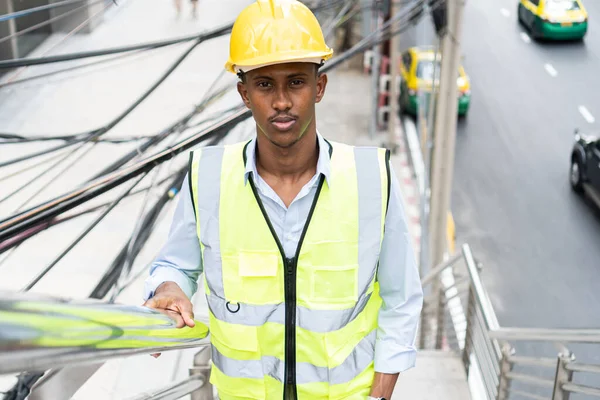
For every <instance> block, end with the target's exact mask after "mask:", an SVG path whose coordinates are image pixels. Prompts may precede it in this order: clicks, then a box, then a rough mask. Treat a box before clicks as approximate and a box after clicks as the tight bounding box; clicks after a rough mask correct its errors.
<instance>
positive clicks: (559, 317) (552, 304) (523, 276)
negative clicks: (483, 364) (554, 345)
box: [452, 0, 600, 327]
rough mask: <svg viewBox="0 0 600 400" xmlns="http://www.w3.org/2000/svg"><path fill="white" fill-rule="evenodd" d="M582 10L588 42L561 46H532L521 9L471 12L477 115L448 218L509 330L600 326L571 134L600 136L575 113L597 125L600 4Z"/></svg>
mask: <svg viewBox="0 0 600 400" xmlns="http://www.w3.org/2000/svg"><path fill="white" fill-rule="evenodd" d="M588 3H589V5H588ZM586 5H587V6H588V7H589V13H590V32H589V33H590V34H589V36H587V37H586V40H585V42H583V43H562V44H550V43H541V44H540V43H536V42H533V41H531V42H528V41H527V40H524V39H523V37H522V32H523V29H522V28H521V27H519V26H518V23H517V20H516V10H517V2H516V1H514V0H503V1H498V2H469V3H468V6H467V9H466V15H465V25H464V31H463V53H464V54H465V61H464V66H465V68H466V69H467V73H468V74H469V75H470V78H471V82H472V109H471V110H470V114H469V115H468V117H467V119H466V120H465V121H461V122H459V130H458V133H457V135H458V136H457V143H456V163H455V175H454V193H453V199H452V201H453V204H452V209H453V212H454V215H455V219H456V224H457V233H458V238H459V240H460V242H468V243H469V244H470V245H471V246H472V248H473V251H474V253H475V254H476V256H477V257H478V258H479V259H480V260H481V261H482V262H483V263H484V265H485V272H484V281H485V283H486V286H487V288H488V290H489V292H490V296H491V298H492V302H493V304H494V306H495V308H496V311H497V313H498V317H499V319H500V323H501V324H502V325H508V326H535V327H591V326H594V325H598V324H599V322H598V321H600V290H598V280H599V278H600V246H599V245H598V244H599V239H600V219H599V218H597V217H596V212H595V209H594V207H593V206H591V205H589V204H587V203H588V202H586V201H585V200H584V199H582V198H580V197H578V196H576V195H574V193H572V191H571V190H570V187H569V183H568V169H569V157H570V149H571V145H572V143H573V135H572V132H573V129H574V128H575V127H580V128H581V129H582V130H587V129H596V128H597V127H596V125H597V124H591V123H589V122H587V121H586V119H585V118H584V117H583V115H582V114H581V113H580V111H579V107H580V106H584V107H585V108H586V109H587V110H588V111H589V113H591V114H592V115H594V114H595V115H596V116H599V117H600V102H599V101H598V100H600V97H598V93H600V79H598V78H597V74H598V71H600V58H599V55H600V32H599V31H598V29H600V23H598V22H597V21H598V20H597V19H595V17H596V16H598V17H600V4H598V2H594V1H591V2H590V1H588V2H586ZM502 9H505V10H506V11H508V12H509V14H508V15H507V13H506V11H502ZM548 70H549V71H550V72H553V71H555V72H556V74H553V73H552V74H551V73H549V72H548Z"/></svg>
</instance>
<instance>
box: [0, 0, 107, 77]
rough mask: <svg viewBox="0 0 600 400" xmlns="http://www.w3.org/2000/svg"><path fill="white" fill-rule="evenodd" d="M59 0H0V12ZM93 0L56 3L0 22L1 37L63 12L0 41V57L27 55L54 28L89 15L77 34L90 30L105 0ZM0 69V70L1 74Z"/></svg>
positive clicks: (98, 19) (74, 23) (68, 26)
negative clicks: (47, 7) (47, 22)
mask: <svg viewBox="0 0 600 400" xmlns="http://www.w3.org/2000/svg"><path fill="white" fill-rule="evenodd" d="M59 1H62V0H0V15H3V14H8V13H12V12H15V11H21V10H26V9H28V8H32V7H38V6H42V5H46V4H51V3H56V2H59ZM93 2H94V0H87V1H86V2H82V3H76V4H71V5H68V6H63V7H57V8H54V9H50V10H45V11H40V12H36V13H33V14H31V15H27V16H23V17H20V18H16V19H12V20H8V21H2V22H0V38H2V37H7V36H9V35H11V34H13V33H14V32H18V31H21V30H23V29H27V28H29V27H31V26H33V25H37V24H39V23H42V22H44V21H48V20H49V19H52V18H56V17H59V16H61V15H65V14H66V15H65V16H64V18H60V19H58V20H56V21H54V22H52V23H50V24H48V25H45V26H43V27H40V28H38V29H35V30H33V31H31V32H29V33H26V34H24V35H21V36H18V37H15V38H13V39H10V40H8V41H6V42H3V43H0V60H9V59H13V58H22V57H25V56H27V54H29V53H30V52H31V51H32V50H33V49H35V48H36V47H37V46H39V44H40V43H42V42H43V41H44V40H45V39H46V38H47V37H48V36H49V35H50V34H52V33H54V32H65V33H66V32H70V31H72V30H73V29H75V28H76V27H78V26H79V25H80V24H82V23H83V22H84V21H86V20H87V19H88V18H92V19H91V21H90V22H89V23H88V24H86V26H85V27H83V28H82V29H80V30H79V31H78V34H86V33H90V32H92V31H93V30H94V29H95V28H96V27H97V26H98V25H99V24H101V23H102V20H103V18H104V15H103V10H104V8H105V4H106V3H104V2H101V3H97V4H92V3H93ZM1 74H2V72H0V76H1Z"/></svg>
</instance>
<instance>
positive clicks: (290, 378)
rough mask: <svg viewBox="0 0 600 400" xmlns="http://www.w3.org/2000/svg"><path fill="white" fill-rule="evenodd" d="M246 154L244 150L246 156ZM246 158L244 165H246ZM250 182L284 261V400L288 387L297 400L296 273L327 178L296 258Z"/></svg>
mask: <svg viewBox="0 0 600 400" xmlns="http://www.w3.org/2000/svg"><path fill="white" fill-rule="evenodd" d="M245 154H246V151H245V148H244V155H245ZM245 161H246V160H245V158H244V165H245ZM248 182H249V183H250V187H251V188H252V193H253V194H254V198H255V199H256V202H257V203H258V207H259V208H260V211H261V212H262V215H263V217H264V219H265V221H266V223H267V225H268V227H269V230H270V231H271V235H272V236H273V239H274V240H275V243H276V244H277V248H278V249H279V252H280V253H281V258H282V259H283V266H284V268H285V271H284V297H285V353H284V356H285V360H284V365H285V373H284V377H283V394H282V395H283V396H282V397H283V400H288V399H287V398H286V393H288V391H287V387H288V386H289V388H290V391H291V399H293V400H296V399H297V398H298V393H297V390H296V275H297V274H296V271H297V267H298V258H299V257H300V249H301V247H302V242H303V241H304V236H306V231H307V230H308V225H309V224H310V220H311V218H312V216H313V213H314V211H315V207H316V206H317V200H319V194H320V193H321V188H322V187H323V183H324V182H325V176H324V175H321V177H320V178H319V184H318V186H317V191H316V193H315V197H314V198H313V202H312V204H311V206H310V211H309V212H308V217H307V218H306V222H305V223H304V228H303V229H302V234H301V235H300V240H299V241H298V247H296V255H295V256H294V258H287V257H286V256H285V251H284V250H283V246H282V245H281V242H280V241H279V238H278V237H277V234H276V233H275V229H273V225H272V224H271V220H270V219H269V215H268V214H267V211H266V210H265V206H264V205H263V203H262V200H261V199H260V196H259V195H258V192H257V189H256V185H254V179H252V175H249V176H248Z"/></svg>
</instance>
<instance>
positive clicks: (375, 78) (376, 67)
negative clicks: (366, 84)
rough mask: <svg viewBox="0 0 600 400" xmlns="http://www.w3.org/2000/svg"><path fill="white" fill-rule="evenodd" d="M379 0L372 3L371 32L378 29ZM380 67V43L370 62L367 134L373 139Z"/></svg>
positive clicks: (377, 104)
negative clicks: (369, 110)
mask: <svg viewBox="0 0 600 400" xmlns="http://www.w3.org/2000/svg"><path fill="white" fill-rule="evenodd" d="M380 7H381V6H380V0H375V2H374V4H373V32H375V31H376V30H377V29H379V22H380V21H379V20H380V17H381V16H380ZM380 68H381V45H380V44H378V45H376V46H375V47H374V48H373V60H372V62H371V82H372V83H371V84H372V99H371V101H372V107H373V114H372V118H371V124H370V127H369V136H370V137H371V139H374V138H375V136H376V134H377V119H378V116H379V76H380Z"/></svg>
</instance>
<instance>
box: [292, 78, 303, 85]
mask: <svg viewBox="0 0 600 400" xmlns="http://www.w3.org/2000/svg"><path fill="white" fill-rule="evenodd" d="M290 83H291V84H292V86H298V85H302V84H303V83H304V81H302V80H300V79H294V80H293V81H292V82H290Z"/></svg>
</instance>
